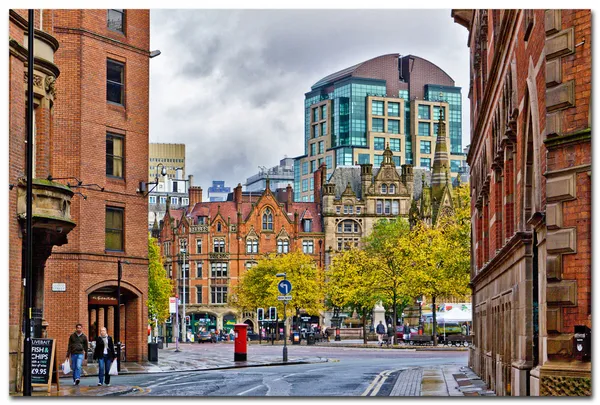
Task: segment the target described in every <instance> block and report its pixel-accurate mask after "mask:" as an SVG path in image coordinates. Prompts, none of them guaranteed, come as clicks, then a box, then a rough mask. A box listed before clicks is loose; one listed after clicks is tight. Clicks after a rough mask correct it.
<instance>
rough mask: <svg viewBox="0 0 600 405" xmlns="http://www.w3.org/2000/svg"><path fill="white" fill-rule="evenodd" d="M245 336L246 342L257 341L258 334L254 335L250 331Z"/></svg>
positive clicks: (254, 333)
mask: <svg viewBox="0 0 600 405" xmlns="http://www.w3.org/2000/svg"><path fill="white" fill-rule="evenodd" d="M246 336H247V339H248V341H250V340H258V333H256V332H252V331H250V332H248V334H247V335H246Z"/></svg>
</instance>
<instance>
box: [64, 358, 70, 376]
mask: <svg viewBox="0 0 600 405" xmlns="http://www.w3.org/2000/svg"><path fill="white" fill-rule="evenodd" d="M62 372H63V374H65V375H66V374H69V373H70V372H71V362H70V361H69V359H66V360H65V362H64V363H63V364H62Z"/></svg>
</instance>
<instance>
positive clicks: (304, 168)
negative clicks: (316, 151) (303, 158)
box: [302, 162, 308, 175]
mask: <svg viewBox="0 0 600 405" xmlns="http://www.w3.org/2000/svg"><path fill="white" fill-rule="evenodd" d="M302 174H303V175H304V174H308V162H302Z"/></svg>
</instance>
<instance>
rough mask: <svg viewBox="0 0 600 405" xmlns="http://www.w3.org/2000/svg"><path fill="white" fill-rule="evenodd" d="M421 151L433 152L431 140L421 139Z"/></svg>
mask: <svg viewBox="0 0 600 405" xmlns="http://www.w3.org/2000/svg"><path fill="white" fill-rule="evenodd" d="M421 153H431V142H429V141H421Z"/></svg>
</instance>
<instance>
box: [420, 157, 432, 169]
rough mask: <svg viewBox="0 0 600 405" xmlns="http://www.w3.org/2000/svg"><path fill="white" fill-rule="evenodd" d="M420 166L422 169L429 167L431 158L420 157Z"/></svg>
mask: <svg viewBox="0 0 600 405" xmlns="http://www.w3.org/2000/svg"><path fill="white" fill-rule="evenodd" d="M421 167H422V168H424V169H430V168H431V159H430V158H421Z"/></svg>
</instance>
